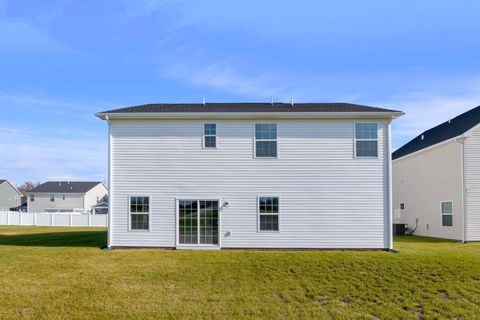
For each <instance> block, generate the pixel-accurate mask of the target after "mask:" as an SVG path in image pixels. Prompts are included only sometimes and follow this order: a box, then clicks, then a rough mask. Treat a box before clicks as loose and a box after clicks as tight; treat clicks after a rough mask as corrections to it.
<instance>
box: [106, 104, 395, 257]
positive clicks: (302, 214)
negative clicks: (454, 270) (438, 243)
mask: <svg viewBox="0 0 480 320" xmlns="http://www.w3.org/2000/svg"><path fill="white" fill-rule="evenodd" d="M402 114H403V113H402V112H400V111H395V110H387V109H381V108H374V107H367V106H362V105H354V104H346V103H298V104H293V103H292V104H284V103H273V104H269V103H207V104H150V105H142V106H135V107H128V108H122V109H116V110H111V111H106V112H100V113H98V114H97V116H98V117H100V118H101V119H104V120H106V121H107V122H108V124H109V187H110V196H109V200H110V201H109V212H110V216H109V219H110V221H109V233H108V246H109V247H167V248H177V249H182V248H202V249H203V248H211V249H219V248H311V249H313V248H347V249H359V248H369V249H390V248H392V230H391V229H392V227H391V225H392V216H391V213H392V211H391V206H392V203H391V178H390V173H391V161H390V123H391V121H392V119H394V118H396V117H399V116H401V115H402Z"/></svg>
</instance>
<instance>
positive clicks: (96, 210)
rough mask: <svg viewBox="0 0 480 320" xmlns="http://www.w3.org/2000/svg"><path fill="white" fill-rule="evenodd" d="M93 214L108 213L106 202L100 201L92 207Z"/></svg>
mask: <svg viewBox="0 0 480 320" xmlns="http://www.w3.org/2000/svg"><path fill="white" fill-rule="evenodd" d="M92 213H93V214H108V202H105V201H102V202H99V203H97V204H96V205H94V206H93V207H92Z"/></svg>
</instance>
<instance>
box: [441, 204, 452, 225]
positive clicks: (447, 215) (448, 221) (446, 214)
mask: <svg viewBox="0 0 480 320" xmlns="http://www.w3.org/2000/svg"><path fill="white" fill-rule="evenodd" d="M442 227H453V204H452V201H444V202H442Z"/></svg>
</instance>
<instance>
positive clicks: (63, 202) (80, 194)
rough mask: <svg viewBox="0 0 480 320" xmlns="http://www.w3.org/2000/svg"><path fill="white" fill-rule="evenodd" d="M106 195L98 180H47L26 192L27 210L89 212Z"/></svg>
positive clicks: (103, 186)
mask: <svg viewBox="0 0 480 320" xmlns="http://www.w3.org/2000/svg"><path fill="white" fill-rule="evenodd" d="M107 195H108V190H107V187H106V186H105V185H104V184H103V183H102V182H99V181H93V182H84V181H82V182H80V181H48V182H45V183H43V184H41V185H39V186H38V187H36V188H34V189H32V190H30V191H29V192H27V206H28V212H48V213H63V212H91V211H92V208H93V207H94V206H95V205H97V204H99V203H101V202H103V201H105V199H106V198H107Z"/></svg>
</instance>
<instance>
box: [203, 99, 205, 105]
mask: <svg viewBox="0 0 480 320" xmlns="http://www.w3.org/2000/svg"><path fill="white" fill-rule="evenodd" d="M203 106H204V107H205V98H203Z"/></svg>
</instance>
